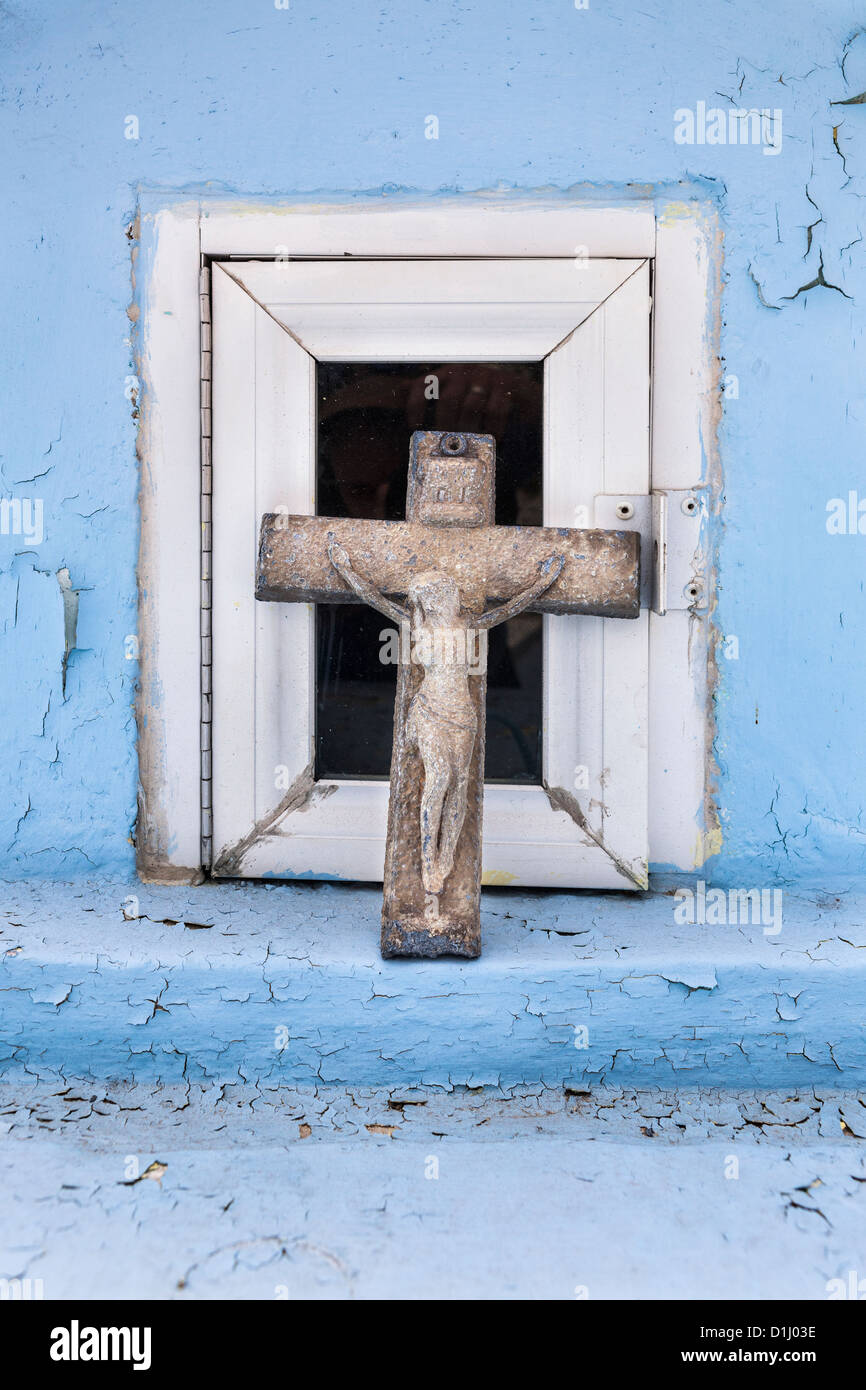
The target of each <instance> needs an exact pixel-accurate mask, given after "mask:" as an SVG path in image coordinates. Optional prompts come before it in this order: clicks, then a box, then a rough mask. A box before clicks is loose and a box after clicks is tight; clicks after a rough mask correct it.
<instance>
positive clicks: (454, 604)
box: [408, 570, 460, 623]
mask: <svg viewBox="0 0 866 1390" xmlns="http://www.w3.org/2000/svg"><path fill="white" fill-rule="evenodd" d="M408 598H409V603H410V604H411V606H412V608H413V609H418V610H420V614H421V617H422V618H423V619H424V621H425V622H433V623H437V622H444V623H455V622H456V621H457V619H458V616H459V614H460V590H459V589H458V587H457V585H456V584H455V582H454V580H453V579H452V578H451V576H450V574H445V573H443V571H442V570H425V571H424V573H423V574H418V575H416V576H415V578H414V579H413V580H412V583H411V584H410V585H409V593H408Z"/></svg>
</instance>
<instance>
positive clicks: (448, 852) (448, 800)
mask: <svg viewBox="0 0 866 1390" xmlns="http://www.w3.org/2000/svg"><path fill="white" fill-rule="evenodd" d="M328 555H329V556H330V560H331V564H332V565H333V566H334V568H335V569H336V570H337V572H338V573H339V574H340V575H341V576H342V578H343V579H344V580H345V581H346V583H347V584H348V585H349V587H350V588H351V589H353V590H354V592H355V593H356V594H357V595H358V597H359V598H361V599H363V601H364V602H365V603H369V604H370V606H371V607H373V608H376V609H378V611H379V612H380V613H384V614H385V616H386V617H388V618H391V619H392V620H393V621H394V622H396V623H397V624H398V625H399V624H403V623H405V622H408V624H409V633H410V639H411V650H412V655H413V660H415V661H418V662H419V663H420V664H421V665H422V666H423V668H424V674H423V678H422V681H421V684H420V686H419V687H418V689H417V691H416V692H415V694H414V696H413V698H412V702H411V704H410V706H409V712H408V718H407V723H406V738H407V742H408V745H409V746H410V747H411V746H412V745H415V746H416V747H417V749H418V752H419V754H420V757H421V762H422V765H423V768H424V786H423V789H422V794H421V824H420V834H421V878H422V882H423V884H424V890H425V892H426V893H427V895H428V903H427V908H428V912H429V913H430V915H432V916H436V915H437V912H438V900H439V895H440V893H441V892H442V890H443V888H444V886H445V883H446V881H447V879H448V876H449V874H450V873H451V870H452V868H453V866H454V856H455V854H456V851H457V844H458V841H459V839H460V832H461V830H462V829H463V821H464V819H465V816H466V803H467V793H468V788H469V778H470V765H471V762H472V753H473V750H474V747H475V735H476V729H477V720H476V716H475V709H474V706H473V703H472V696H471V694H470V687H469V677H470V675H471V674H472V671H471V669H470V668H471V667H472V666H473V664H474V663H473V652H474V649H475V634H476V633H479V632H484V631H487V630H489V629H490V628H492V627H496V626H497V625H498V624H499V623H504V622H507V620H508V619H509V618H514V617H516V615H517V614H518V613H520V612H522V611H523V609H524V608H527V607H528V606H529V605H530V604H531V603H534V601H535V600H536V599H537V598H538V597H539V596H540V595H541V594H543V593H544V591H545V590H546V589H549V588H550V586H551V584H553V583H554V582H555V580H556V579H557V577H558V576H559V573H560V571H561V569H562V566H563V564H564V556H562V555H550V556H549V557H548V558H547V559H546V560H544V561H542V562H541V563H540V564H539V567H538V568H539V575H538V578H537V579H536V580H535V581H534V583H532V584H530V585H529V586H528V587H527V588H525V589H522V590H521V591H520V592H519V593H517V594H515V595H514V597H513V598H511V599H509V600H508V602H507V603H503V604H500V605H499V607H497V608H491V609H490V610H489V611H488V612H486V613H480V614H475V613H465V612H463V611H462V609H461V601H460V590H459V589H458V587H457V584H456V583H455V581H454V580H453V579H452V578H451V576H450V575H449V574H446V573H445V572H444V571H442V570H436V569H431V570H427V571H425V572H424V573H422V574H419V575H416V576H415V578H414V579H413V580H412V581H411V583H410V585H409V589H408V593H407V599H408V605H409V606H408V608H405V607H403V606H402V605H401V604H399V603H393V602H392V601H391V600H390V599H388V598H386V597H385V595H384V594H382V593H381V592H380V591H379V590H378V589H377V588H376V587H375V585H373V584H371V583H370V581H369V580H367V579H364V578H363V577H362V576H361V575H359V574H358V573H357V571H356V570H355V569H353V567H352V563H351V560H350V559H349V556H348V554H347V553H346V551H345V550H344V548H343V547H342V546H341V545H338V544H337V543H336V542H334V541H332V542H331V544H330V545H329V547H328ZM484 666H485V663H484V662H483V661H482V663H481V665H480V667H477V666H476V670H477V671H478V673H479V674H481V673H483V670H484Z"/></svg>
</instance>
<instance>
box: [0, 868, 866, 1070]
mask: <svg viewBox="0 0 866 1390" xmlns="http://www.w3.org/2000/svg"><path fill="white" fill-rule="evenodd" d="M379 902H380V900H379V894H378V890H377V889H375V888H370V889H357V888H352V887H349V886H346V885H339V884H316V883H303V884H302V883H292V884H249V883H224V884H216V883H214V884H204V885H201V886H200V887H197V888H182V889H181V888H172V887H163V888H158V887H145V886H144V885H141V884H136V883H129V882H110V881H103V882H101V883H98V884H91V885H86V884H77V885H68V886H65V887H61V886H58V885H56V884H52V883H47V882H44V881H43V882H36V881H29V882H25V883H22V884H19V885H17V886H15V887H14V888H12V889H10V890H7V895H6V898H5V900H4V904H3V908H2V910H0V1063H2V1070H3V1073H4V1074H5V1075H6V1076H7V1077H8V1078H10V1079H11V1078H21V1077H30V1078H37V1077H39V1078H43V1079H44V1080H45V1081H46V1082H51V1083H52V1084H53V1083H54V1082H55V1081H56V1080H57V1079H58V1078H60V1079H61V1080H62V1079H63V1077H65V1076H81V1077H92V1078H99V1079H111V1078H116V1079H125V1080H128V1081H132V1080H135V1081H161V1082H165V1083H176V1082H180V1081H182V1080H183V1081H187V1082H202V1081H212V1082H221V1083H223V1082H234V1081H238V1080H244V1081H248V1082H258V1083H268V1084H273V1085H276V1084H279V1083H284V1084H296V1085H304V1084H308V1085H309V1084H317V1083H322V1084H327V1085H336V1084H342V1083H345V1084H352V1085H354V1084H359V1085H367V1086H376V1085H378V1086H382V1085H388V1084H395V1085H397V1084H399V1085H410V1086H438V1087H446V1088H448V1087H452V1086H485V1085H493V1086H499V1087H503V1088H506V1089H507V1088H510V1087H513V1086H517V1085H521V1084H525V1083H530V1082H531V1083H537V1082H539V1081H542V1082H546V1083H547V1084H549V1085H561V1084H563V1083H574V1084H576V1083H578V1082H585V1083H588V1084H591V1085H593V1086H596V1085H600V1084H604V1085H611V1084H614V1085H615V1084H625V1083H629V1084H632V1085H641V1086H646V1085H664V1086H684V1087H689V1086H707V1085H727V1086H732V1085H742V1086H773V1087H776V1086H781V1085H784V1086H810V1085H814V1084H817V1083H821V1084H824V1085H828V1084H829V1085H834V1086H843V1085H845V1086H848V1087H857V1086H859V1085H862V1084H863V1083H864V1079H866V1039H864V1033H863V1010H862V1000H863V993H864V989H863V986H864V971H866V931H864V926H863V923H864V921H866V899H864V898H863V897H862V896H861V897H859V898H857V897H854V896H853V895H852V896H851V897H848V898H843V897H834V898H828V897H823V896H822V897H818V898H814V897H812V898H808V897H803V898H799V899H794V898H791V897H790V896H789V897H788V899H787V901H786V915H785V921H784V923H783V926H782V929H781V931H780V932H779V934H778V935H774V936H765V935H764V934H763V931H762V928H761V927H760V926H754V927H753V926H739V927H732V926H722V927H719V926H701V927H696V926H689V925H679V924H677V923H676V921H675V918H674V911H675V908H676V903H675V901H674V899H673V898H672V897H670V896H665V895H647V896H646V897H642V898H633V897H631V896H629V895H625V894H623V895H620V896H615V895H599V896H597V897H595V896H593V895H590V894H583V895H580V896H579V897H577V896H575V895H571V894H550V893H531V892H519V893H518V892H507V891H501V892H498V893H493V892H491V893H489V894H488V897H487V904H486V908H485V909H484V910H483V914H482V916H483V928H484V931H485V933H486V936H485V940H487V941H488V943H489V946H488V950H487V953H486V954H485V956H484V958H483V959H482V960H481V961H480V962H465V961H464V962H458V961H453V960H444V961H423V962H422V961H412V962H409V961H383V960H381V958H380V957H379V953H378V945H377V943H378V931H379V927H378V922H379Z"/></svg>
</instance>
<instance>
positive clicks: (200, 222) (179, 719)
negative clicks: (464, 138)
mask: <svg viewBox="0 0 866 1390" xmlns="http://www.w3.org/2000/svg"><path fill="white" fill-rule="evenodd" d="M715 245H716V229H715V225H714V220H713V218H712V216H711V215H710V214H709V213H708V211H707V208H706V207H705V206H703V205H701V204H698V203H688V202H684V203H679V204H677V205H675V206H672V207H663V208H660V209H659V210H658V211H657V210H656V209H655V208H654V207H653V206H652V204H650V203H641V204H637V205H635V204H630V205H625V206H614V207H598V206H585V205H581V204H580V202H579V201H575V202H570V201H569V200H562V199H557V200H550V201H548V202H545V201H541V202H538V201H531V200H527V199H522V198H519V197H515V198H513V199H503V200H501V201H498V200H497V201H491V202H482V201H478V200H475V199H468V200H462V199H457V200H438V199H433V200H426V201H425V200H417V201H415V202H413V201H411V200H409V201H405V200H401V201H399V202H397V203H395V204H387V203H386V204H384V205H383V203H382V202H381V201H377V202H372V201H371V202H370V203H369V204H366V205H363V206H361V207H358V206H357V205H353V207H352V208H351V209H347V208H346V207H344V206H339V205H335V206H334V207H330V208H322V207H318V208H305V207H303V206H301V207H297V206H292V207H279V208H271V209H267V210H262V209H260V208H259V209H251V210H249V211H244V210H238V208H237V206H236V205H233V206H230V205H227V204H223V203H221V202H220V201H219V200H214V201H202V202H197V201H194V202H190V203H183V204H180V205H178V204H173V205H168V206H166V205H165V204H164V202H163V200H161V199H159V198H155V199H153V200H149V199H147V198H145V199H143V205H142V219H141V252H140V263H141V260H142V259H143V261H144V265H145V266H146V276H145V282H144V290H143V317H142V328H141V333H142V336H141V341H140V349H139V370H140V375H141V377H142V380H143V386H144V391H143V401H142V406H143V411H142V426H141V442H140V452H141V456H142V545H141V562H140V579H141V593H142V601H141V639H142V640H141V648H142V686H141V698H140V711H139V714H140V764H141V782H142V813H141V816H140V820H139V832H138V846H139V869H140V873H141V874H142V876H143V877H146V878H149V879H163V880H172V879H184V878H193V877H196V876H197V875H198V874H199V873H200V871H201V864H202V858H201V787H202V783H201V770H202V766H203V765H204V767H205V769H206V770H207V769H208V768H209V764H210V749H209V748H207V747H206V748H205V749H204V750H202V749H201V747H200V744H199V729H200V717H201V705H202V696H201V694H200V680H201V640H200V634H201V624H202V613H201V606H200V602H199V593H200V584H199V580H200V577H201V576H200V563H201V561H200V549H201V548H200V537H201V526H202V524H204V526H205V527H207V526H209V523H210V518H209V516H203V515H202V514H201V497H200V492H201V476H202V475H201V434H202V417H203V415H205V417H206V418H207V427H206V433H208V434H209V432H210V430H209V423H210V420H209V411H210V408H211V402H210V399H209V394H208V387H207V384H206V383H205V385H204V387H203V386H202V371H201V362H202V360H203V359H208V357H209V351H210V342H209V338H208V326H207V322H206V319H207V309H206V310H205V313H204V318H205V325H204V329H203V328H202V317H203V315H202V310H201V301H200V289H201V281H200V267H201V264H202V258H203V257H204V258H210V257H219V258H227V257H232V258H236V259H239V260H240V259H251V258H255V257H271V258H272V257H274V256H277V257H279V256H283V255H285V254H286V253H287V252H289V251H290V254H291V255H292V257H295V256H308V257H310V258H316V259H318V258H322V257H328V256H341V257H342V256H345V255H346V253H347V252H349V253H350V254H351V255H352V256H353V257H358V258H377V257H381V258H390V259H395V260H400V259H404V258H417V257H431V258H440V257H442V256H443V255H448V256H451V257H455V258H467V257H480V258H497V257H498V258H512V257H513V258H543V257H572V258H573V257H575V255H577V256H579V257H583V256H586V255H589V256H590V257H591V258H592V259H610V258H622V259H626V260H634V261H637V262H644V261H649V262H651V263H652V266H653V275H654V295H655V304H654V315H653V333H654V376H653V397H652V462H651V468H652V475H651V476H652V487H653V488H654V489H684V488H694V487H698V486H701V485H702V484H707V483H712V479H711V478H707V477H705V476H704V471H703V469H704V461H705V459H707V458H710V459H711V458H712V456H713V450H712V441H713V419H714V415H713V410H712V405H713V392H714V387H715V383H716V371H715V368H716V363H715V355H714V351H713V348H714V335H713V329H712V326H710V328H708V322H709V314H708V306H709V307H711V291H712V292H713V293H714V292H715V284H714V281H713V280H712V273H713V263H714V261H713V257H714V250H715ZM142 253H143V255H142ZM225 270H227V271H228V272H230V270H231V266H230V264H229V265H227V266H226V267H225ZM221 273H225V271H221ZM275 331H276V332H279V333H282V332H283V330H282V329H276V328H275ZM510 331H511V325H508V324H507V325H506V332H510ZM574 341H575V342H578V341H579V335H575V340H574ZM584 342H585V343H586V344H587V346H588V347H589V346H590V345H591V335H585V337H584ZM464 346H465V345H464ZM597 346H598V345H597V344H596V347H597ZM202 348H203V349H204V352H203V353H202V355H201V357H200V350H201V349H202ZM345 348H346V344H345V342H343V343H342V344H340V345H339V347H338V348H335V350H334V351H333V352H329V355H331V356H335V357H340V356H344V355H347V354H346V352H345ZM581 350H582V349H581ZM383 351H384V349H383ZM364 355H366V349H364ZM389 355H390V354H389ZM424 355H425V356H428V357H429V355H430V354H429V353H427V352H426V351H425V353H424ZM433 355H436V354H435V353H434V354H433ZM443 355H444V354H443ZM450 355H452V356H454V355H455V354H453V353H452V354H450ZM456 355H458V356H459V355H464V354H461V353H458V354H456ZM465 355H470V354H465ZM479 355H480V356H490V355H501V354H490V353H488V352H487V351H486V349H485V350H483V351H482V350H479ZM513 355H514V356H515V357H521V356H523V355H524V352H523V351H522V350H520V349H519V348H515V351H514V353H513ZM208 375H209V373H208V371H207V368H206V369H205V372H204V377H205V378H207V376H208ZM277 423H278V422H275V427H276V424H277ZM574 424H575V425H576V426H577V427H578V428H580V427H581V425H580V421H576V422H574ZM548 429H550V422H549V421H548ZM546 453H547V450H546ZM558 485H559V484H558V481H557V478H556V477H550V476H548V477H546V478H545V489H546V498H547V499H548V505H549V507H550V508H553V510H552V511H549V512H548V516H549V517H550V518H551V519H553V520H554V521H555V522H558V523H559V524H568V523H569V522H570V521H571V520H572V518H571V516H569V517H567V518H566V517H563V518H562V519H560V516H559V515H558V514H556V511H555V508H556V501H555V496H556V488H557V486H558ZM620 488H621V490H622V491H627V489H626V488H625V486H624V485H623V484H622V482H620ZM600 490H603V491H607V490H610V489H609V488H604V487H602V488H601V489H600ZM617 490H619V489H617ZM634 490H635V491H638V490H641V491H642V490H643V489H642V488H641V489H638V488H635V489H634ZM590 500H591V499H590ZM569 505H570V499H569ZM297 509H298V510H309V509H310V507H309V506H305V507H298V508H297ZM259 607H264V608H272V612H273V613H274V617H273V618H268V619H265V621H266V622H267V621H276V622H285V621H292V619H287V618H286V617H285V614H286V613H287V612H288V608H285V609H282V606H279V607H278V606H276V605H274V606H270V605H259ZM281 609H282V616H281ZM296 611H302V610H296ZM545 621H546V624H547V626H548V628H549V627H550V625H551V624H552V623H563V622H569V621H571V620H562V619H546V620H545ZM582 621H583V622H584V623H585V624H587V631H588V629H589V627H590V626H591V625H592V624H593V623H600V622H601V621H602V620H582ZM638 623H646V624H647V627H648V641H649V649H650V656H649V696H648V704H649V709H648V718H645V717H644V716H642V714H641V711H640V710H637V711H635V714H636V725H635V727H636V729H637V734H638V737H640V738H646V737H647V733H648V736H649V756H648V762H647V785H646V786H644V787H643V788H641V787H640V786H638V787H637V788H636V791H635V797H634V798H633V800H634V801H635V803H636V804H637V803H638V802H639V801H640V798H641V797H644V798H645V799H648V806H649V811H648V816H649V846H648V848H649V858H650V860H651V861H652V862H655V863H661V864H664V865H666V866H669V867H671V868H680V869H692V868H694V867H695V866H696V865H697V864H700V863H701V862H702V860H703V857H704V855H705V854H706V853H707V852H712V850H713V849H714V848H716V847H717V842H716V840H715V837H714V832H712V829H711V828H710V833H709V834H708V829H707V827H708V825H710V827H711V822H712V816H711V814H709V813H711V807H709V806H708V795H709V792H708V780H709V779H708V777H707V775H706V771H705V767H706V748H707V744H708V739H707V730H708V715H707V638H708V619H707V614H706V610H705V609H704V610H703V611H677V612H669V613H667V614H665V615H664V616H663V617H660V616H658V615H657V614H654V613H644V614H642V616H641V618H640V619H639V620H638ZM606 625H607V626H608V627H613V626H614V625H613V623H612V622H611V621H610V620H606ZM616 626H618V627H620V628H623V627H627V626H630V624H625V623H619V624H617V625H616ZM548 640H549V638H548ZM611 669H612V668H611ZM546 686H547V689H548V691H549V690H550V689H551V688H552V687H551V685H550V682H547V683H546ZM204 698H205V699H206V700H207V699H209V698H210V692H209V691H207V690H206V691H205V694H204ZM546 698H548V697H547V696H546ZM642 718H643V727H640V726H641V720H642ZM564 759H565V761H564V762H563V767H565V764H566V763H568V765H569V766H570V767H572V768H573V766H574V758H573V750H571V749H569V750H567V751H565V752H564ZM343 785H344V786H349V785H351V784H343ZM354 785H355V787H358V786H359V784H354ZM360 785H361V786H363V785H366V786H367V787H368V788H369V787H370V786H373V787H377V788H379V791H378V792H377V793H376V795H378V796H380V797H381V795H382V792H384V794H385V795H387V786H386V785H385V784H375V783H373V784H360ZM513 790H514V789H499V788H496V787H492V788H489V789H488V792H487V794H486V798H485V821H486V825H490V824H492V823H494V822H495V817H496V815H497V811H496V807H495V806H494V805H493V802H494V801H495V800H501V799H502V795H503V794H505V795H507V794H508V793H509V792H511V791H513ZM524 791H525V792H526V793H528V794H529V795H530V796H531V795H533V794H534V795H535V797H536V798H537V797H542V798H544V796H545V794H544V792H543V791H542V790H541V789H539V788H526V789H524ZM352 795H358V793H357V792H355V793H352ZM206 799H207V798H206ZM350 799H351V796H349V797H347V798H344V800H345V801H346V806H345V812H346V815H345V818H344V822H343V823H344V824H346V825H349V824H357V815H358V812H359V809H360V810H363V808H358V807H355V806H354V805H353V806H351V807H350V806H349V805H348V802H349V800H350ZM322 804H327V803H326V802H323V803H322ZM621 805H622V806H623V810H624V812H625V814H628V807H627V805H626V804H625V803H624V802H621ZM512 809H514V808H512ZM587 809H588V810H590V809H591V806H590V803H589V802H588V803H587ZM548 810H549V811H550V814H551V815H554V814H557V815H558V816H559V817H561V818H562V820H563V821H565V822H569V826H570V829H569V834H573V831H574V828H575V827H574V822H573V821H571V820H570V817H567V816H565V815H564V813H563V812H561V811H560V812H558V813H554V812H553V811H552V808H548ZM708 812H709V813H708ZM517 814H518V818H519V815H520V812H519V808H517ZM599 828H601V827H599ZM583 839H584V840H586V836H584V837H583ZM603 839H604V840H605V843H608V840H609V846H610V848H611V849H613V850H614V851H615V848H616V841H615V839H614V838H612V837H608V836H607V835H603ZM555 841H556V835H553V837H552V844H553V845H554V846H555ZM531 853H533V854H534V855H535V857H537V854H538V849H537V848H536V849H535V850H532V851H531ZM557 853H558V856H559V858H560V859H561V858H562V857H563V847H562V845H560V846H559V847H558V850H557V849H556V848H554V849H552V851H551V861H552V860H553V859H555V858H556V856H557ZM608 861H609V863H610V865H611V872H610V874H609V878H608V879H607V880H605V878H604V875H603V873H602V874H601V875H600V876H596V886H599V887H605V886H616V887H638V886H642V880H641V874H640V866H639V865H637V866H636V865H634V864H632V865H631V866H629V867H630V872H629V873H628V874H626V875H624V874H623V873H622V866H621V865H620V866H617V864H616V862H615V861H616V855H615V853H614V855H613V856H608ZM486 862H487V861H486V859H485V863H486ZM503 867H504V866H503ZM510 867H511V866H509V869H510ZM517 868H518V872H517V873H516V874H514V876H513V877H512V875H511V873H510V872H508V871H505V872H503V873H502V876H501V877H500V876H499V875H498V873H497V872H496V866H494V872H493V874H492V875H489V879H490V880H492V881H493V882H497V881H499V882H509V881H511V882H521V881H527V880H526V878H525V872H524V871H523V870H522V868H521V866H520V865H518V866H517ZM248 871H249V870H248ZM253 871H254V870H253ZM297 871H298V872H302V870H301V869H298V870H297ZM315 872H316V871H315V870H314V875H315ZM322 872H323V873H324V872H326V871H325V870H323V871H322ZM341 876H349V874H346V875H341ZM352 876H360V877H368V876H372V875H371V874H369V873H362V874H358V875H352ZM529 881H532V882H539V881H548V882H551V883H557V882H558V883H560V884H562V885H565V884H567V883H568V881H569V877H568V875H567V874H566V875H565V876H564V877H562V876H560V877H557V876H556V875H551V876H550V877H549V878H548V879H544V878H543V876H542V877H541V878H540V877H539V876H538V875H535V876H533V877H532V878H531V879H530V880H529Z"/></svg>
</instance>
